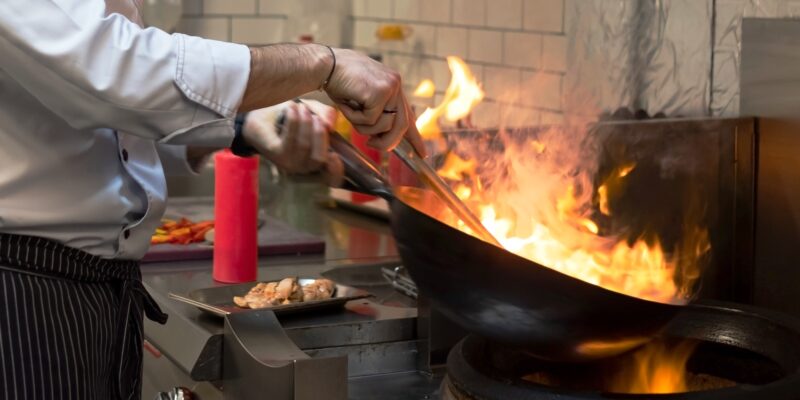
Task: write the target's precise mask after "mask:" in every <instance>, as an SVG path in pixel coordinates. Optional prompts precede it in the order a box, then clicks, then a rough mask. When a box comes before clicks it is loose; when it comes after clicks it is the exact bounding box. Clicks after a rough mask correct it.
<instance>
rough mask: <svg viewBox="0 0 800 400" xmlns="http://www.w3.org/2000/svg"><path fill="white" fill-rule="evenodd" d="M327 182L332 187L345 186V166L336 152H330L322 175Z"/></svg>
mask: <svg viewBox="0 0 800 400" xmlns="http://www.w3.org/2000/svg"><path fill="white" fill-rule="evenodd" d="M322 176H323V178H324V179H325V182H326V183H327V184H328V185H329V186H331V187H341V186H342V185H344V164H343V163H342V159H341V158H339V155H338V154H336V153H335V152H332V151H331V152H328V157H327V161H326V162H325V170H324V171H323V173H322Z"/></svg>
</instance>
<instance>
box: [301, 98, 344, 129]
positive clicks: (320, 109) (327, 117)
mask: <svg viewBox="0 0 800 400" xmlns="http://www.w3.org/2000/svg"><path fill="white" fill-rule="evenodd" d="M303 104H305V105H306V106H308V108H310V109H311V112H312V113H313V114H314V115H316V116H318V117H320V118H321V119H322V122H323V124H325V126H326V127H327V128H328V129H333V127H334V125H336V109H335V108H333V107H331V106H328V105H325V104H322V103H320V102H318V101H316V100H303Z"/></svg>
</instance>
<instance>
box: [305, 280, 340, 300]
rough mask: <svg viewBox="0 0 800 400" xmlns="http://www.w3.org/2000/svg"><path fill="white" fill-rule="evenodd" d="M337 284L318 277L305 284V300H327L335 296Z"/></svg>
mask: <svg viewBox="0 0 800 400" xmlns="http://www.w3.org/2000/svg"><path fill="white" fill-rule="evenodd" d="M334 289H336V285H334V283H333V282H332V281H330V280H328V279H317V280H315V281H314V282H311V283H309V284H308V285H305V286H303V301H311V300H325V299H329V298H331V296H333V291H334Z"/></svg>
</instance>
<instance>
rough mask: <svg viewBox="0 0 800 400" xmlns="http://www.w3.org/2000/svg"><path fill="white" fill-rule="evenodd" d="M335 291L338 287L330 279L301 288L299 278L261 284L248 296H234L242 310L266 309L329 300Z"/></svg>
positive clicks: (316, 281) (319, 280) (235, 301)
mask: <svg viewBox="0 0 800 400" xmlns="http://www.w3.org/2000/svg"><path fill="white" fill-rule="evenodd" d="M335 289H336V285H335V284H334V283H333V282H332V281H330V280H328V279H317V280H315V281H313V282H311V283H309V284H307V285H304V286H300V284H298V282H297V278H285V279H283V280H281V281H280V282H260V283H258V284H257V285H255V286H254V287H253V288H252V289H250V291H249V292H247V294H246V295H244V296H234V297H233V302H234V303H235V304H236V305H237V306H239V307H242V308H266V307H272V306H278V305H282V304H292V303H300V302H303V301H313V300H325V299H329V298H331V297H332V296H333V292H334V290H335Z"/></svg>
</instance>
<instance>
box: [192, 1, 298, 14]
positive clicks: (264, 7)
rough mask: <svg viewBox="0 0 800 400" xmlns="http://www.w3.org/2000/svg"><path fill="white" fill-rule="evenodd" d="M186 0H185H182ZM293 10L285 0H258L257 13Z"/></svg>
mask: <svg viewBox="0 0 800 400" xmlns="http://www.w3.org/2000/svg"><path fill="white" fill-rule="evenodd" d="M184 1H186V0H184ZM291 12H293V8H292V2H291V1H287V0H259V2H258V13H259V14H262V15H264V14H269V15H287V14H289V13H291Z"/></svg>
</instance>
